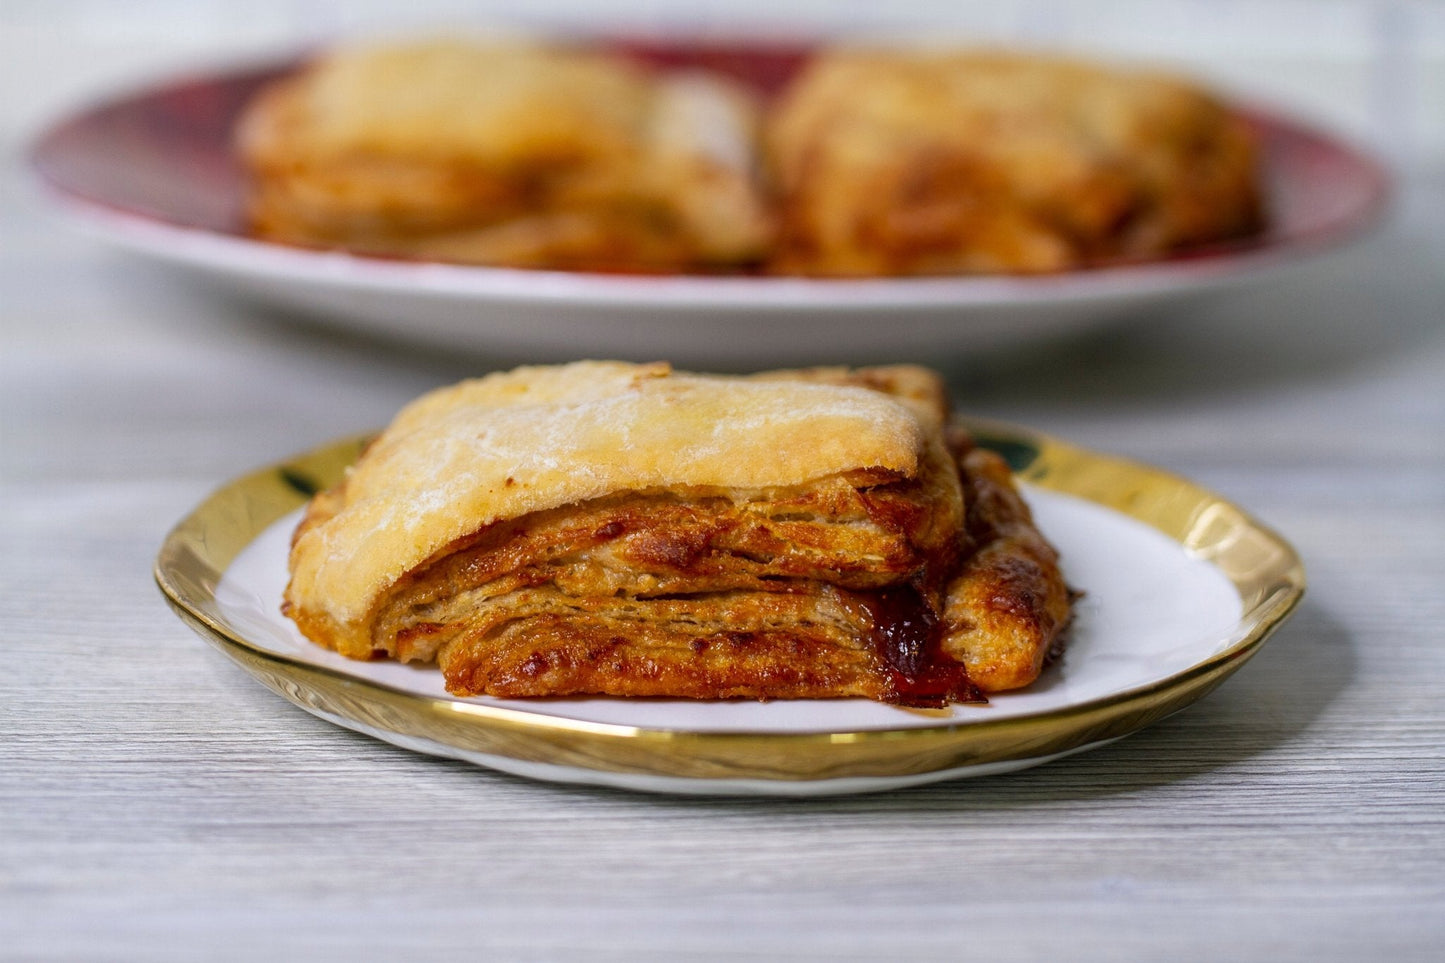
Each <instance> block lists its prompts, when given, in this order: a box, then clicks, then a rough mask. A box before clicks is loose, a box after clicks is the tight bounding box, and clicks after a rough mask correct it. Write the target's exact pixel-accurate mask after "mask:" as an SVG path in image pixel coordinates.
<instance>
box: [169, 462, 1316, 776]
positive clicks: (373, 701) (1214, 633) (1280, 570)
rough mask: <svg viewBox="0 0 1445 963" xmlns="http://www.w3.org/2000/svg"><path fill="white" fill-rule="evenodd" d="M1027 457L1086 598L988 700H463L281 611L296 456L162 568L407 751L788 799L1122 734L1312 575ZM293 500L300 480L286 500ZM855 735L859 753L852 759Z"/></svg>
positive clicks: (300, 683)
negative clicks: (1099, 496)
mask: <svg viewBox="0 0 1445 963" xmlns="http://www.w3.org/2000/svg"><path fill="white" fill-rule="evenodd" d="M998 437H1000V436H996V437H995V443H997V440H998ZM1036 441H1037V439H1032V440H1030V441H1029V442H1023V443H1020V442H1008V444H1012V445H1014V447H1013V448H1012V449H1011V451H1012V453H1013V454H1015V455H1017V453H1018V452H1019V451H1020V450H1025V451H1027V450H1032V451H1034V452H1038V451H1039V449H1038V448H1030V445H1032V444H1033V443H1034V442H1036ZM329 458H330V462H329V465H330V467H328V469H327V470H328V471H330V470H332V469H333V468H335V467H337V466H339V465H340V464H343V463H344V459H341V460H339V459H338V457H337V456H336V453H335V452H334V451H333V452H332V453H331V454H330V455H329ZM1029 472H1030V473H1032V474H1033V475H1034V476H1036V477H1037V478H1038V480H1039V481H1040V483H1041V484H1048V485H1053V486H1055V487H1054V489H1053V490H1051V489H1049V488H1044V487H1039V486H1037V485H1030V486H1028V487H1027V488H1026V492H1027V497H1028V499H1029V501H1030V503H1031V504H1032V505H1033V506H1034V509H1035V512H1036V515H1037V519H1038V522H1039V525H1040V527H1041V529H1042V530H1043V531H1044V532H1045V533H1047V534H1048V536H1049V537H1050V538H1051V539H1052V540H1053V541H1054V543H1055V544H1056V545H1057V546H1058V547H1059V549H1060V552H1061V554H1062V556H1063V559H1064V570H1065V574H1066V577H1067V578H1068V580H1069V583H1070V584H1071V585H1073V586H1074V587H1076V588H1078V589H1080V590H1082V591H1083V592H1084V593H1085V594H1084V597H1083V598H1082V600H1081V601H1080V602H1079V603H1078V606H1077V610H1076V611H1077V616H1076V620H1075V623H1074V625H1073V627H1072V629H1071V631H1070V637H1069V643H1068V647H1067V649H1066V652H1065V654H1064V656H1063V658H1062V659H1061V660H1060V661H1059V662H1058V663H1057V664H1056V665H1054V666H1052V667H1051V668H1049V669H1048V670H1047V671H1046V672H1045V674H1044V676H1043V677H1042V678H1041V679H1040V680H1039V681H1038V682H1037V683H1035V684H1034V685H1033V686H1030V687H1029V688H1027V689H1025V690H1022V691H1019V692H1015V693H1004V694H998V695H995V696H994V697H992V698H991V700H990V702H989V704H988V705H986V706H977V705H958V706H953V707H951V708H949V709H946V710H937V711H934V710H929V711H919V710H908V709H903V708H899V707H895V706H890V705H884V704H880V703H875V702H870V701H867V700H852V699H850V700H835V701H827V700H817V701H815V700H796V701H787V700H784V701H774V702H767V703H760V702H741V701H739V702H694V701H688V700H629V699H607V698H587V699H550V700H502V699H491V698H473V699H459V698H455V697H453V696H451V695H449V694H448V693H447V692H446V691H445V689H444V687H443V684H442V678H441V673H440V672H439V670H437V669H436V668H435V667H419V666H408V665H402V664H399V663H394V662H389V661H381V662H355V661H351V660H348V659H345V658H342V657H341V656H338V655H336V654H335V653H333V652H330V651H328V650H325V649H322V648H320V647H318V646H316V645H313V644H312V643H310V642H308V641H307V640H306V639H304V638H303V637H302V636H301V635H300V634H299V633H298V632H297V631H296V628H295V626H294V625H293V624H292V623H291V622H290V621H289V620H288V619H286V618H284V617H283V616H282V615H281V614H280V604H281V594H282V590H283V588H284V587H285V583H286V578H287V572H286V556H287V548H288V541H289V538H290V534H291V531H292V530H293V529H294V527H295V524H296V521H297V513H296V511H294V510H292V511H289V512H287V513H286V514H284V515H281V516H280V517H277V515H278V513H277V512H276V511H275V510H274V508H275V507H277V506H278V505H280V504H281V501H280V500H279V499H278V498H277V496H275V495H274V494H263V495H258V492H261V491H262V487H263V485H270V484H272V483H273V482H274V481H275V479H276V478H278V477H279V478H281V479H283V480H284V481H286V482H287V483H288V484H292V485H293V487H295V483H294V480H295V479H297V478H301V479H307V478H309V479H311V480H312V481H323V480H324V479H318V478H316V477H315V473H314V472H313V471H312V470H310V469H306V468H296V467H294V466H283V467H282V468H280V469H279V470H277V471H274V472H270V473H267V472H263V473H258V474H257V475H254V476H250V477H249V478H248V479H243V480H241V481H240V482H237V483H235V484H234V485H232V486H230V487H229V488H228V489H225V490H223V491H222V492H221V493H219V494H218V495H217V496H215V497H214V498H213V499H212V500H211V501H210V502H208V503H207V504H206V505H205V506H202V508H201V509H199V510H198V511H197V512H196V513H195V514H194V515H193V516H192V517H191V518H190V519H188V520H187V521H186V522H185V523H183V524H182V526H180V527H179V528H178V529H177V530H176V532H175V533H173V534H172V536H171V538H170V539H168V540H167V546H166V548H165V549H164V550H163V552H162V556H161V560H160V561H159V563H158V566H157V577H158V579H159V580H160V582H161V585H162V588H163V589H165V591H166V593H167V595H168V596H169V597H170V598H171V600H172V602H173V603H175V604H176V605H177V608H178V610H179V611H181V614H182V615H183V616H185V617H187V618H188V620H189V621H191V623H192V624H193V625H195V626H196V627H197V628H198V629H199V630H200V631H201V632H202V634H203V635H206V636H207V637H208V638H211V639H212V640H213V641H216V642H218V643H219V644H220V645H221V647H222V649H223V650H224V651H227V652H228V654H230V655H232V656H233V657H234V658H237V660H238V661H240V662H241V663H242V664H243V665H245V666H246V667H247V668H248V669H250V670H251V671H253V672H254V673H255V674H256V675H257V676H258V678H261V679H262V681H263V682H266V683H267V684H268V685H270V686H271V687H272V688H274V689H276V690H277V691H278V692H281V693H282V694H283V695H286V696H287V698H290V699H291V700H292V701H293V702H296V703H297V704H298V705H300V706H301V707H302V708H304V709H307V711H310V712H313V713H315V714H317V715H319V716H322V717H323V718H327V719H329V720H331V721H334V722H336V723H338V724H340V725H343V726H347V727H349V728H353V729H358V730H360V731H363V732H367V733H369V734H371V735H374V736H376V737H378V738H381V739H385V740H387V741H389V742H393V743H395V744H397V745H401V746H405V747H407V748H410V749H415V750H419V751H422V752H428V753H433V754H437V755H444V756H452V757H456V758H460V759H466V760H469V761H472V762H475V763H478V764H481V765H485V766H489V767H492V768H496V769H501V770H504V771H508V772H513V773H517V774H521V775H526V776H532V777H537V778H544V779H550V780H558V781H565V782H579V783H595V784H602V785H610V786H617V787H623V788H630V789H642V790H653V791H669V792H694V793H698V792H700V793H770V794H782V795H811V794H822V793H837V792H857V791H870V790H879V789H887V788H894V787H898V786H904V785H912V784H916V783H920V782H929V781H935V780H940V779H948V778H954V777H958V776H967V775H982V774H988V773H995V772H1002V771H1007V770H1011V769H1019V768H1023V767H1025V766H1031V765H1036V764H1038V763H1041V762H1046V761H1048V760H1050V759H1053V758H1056V757H1058V756H1059V755H1063V754H1066V753H1068V752H1075V751H1079V750H1080V749H1087V748H1090V747H1092V746H1094V745H1098V744H1101V743H1103V742H1106V741H1110V740H1112V739H1114V738H1117V737H1118V736H1120V735H1124V734H1127V733H1128V732H1131V731H1134V730H1135V729H1137V728H1139V727H1141V726H1143V725H1147V724H1149V723H1150V722H1152V721H1154V720H1155V719H1157V718H1162V716H1163V715H1165V714H1167V713H1168V712H1172V711H1174V710H1176V709H1177V708H1180V707H1182V706H1183V705H1186V704H1188V703H1189V702H1192V701H1193V700H1194V699H1196V698H1198V697H1199V696H1201V695H1203V694H1204V692H1207V691H1208V690H1209V689H1210V688H1212V686H1213V685H1214V684H1217V682H1218V681H1220V680H1222V679H1223V678H1224V677H1225V676H1226V675H1228V674H1229V673H1230V672H1232V671H1234V670H1235V669H1237V668H1238V666H1239V665H1240V664H1242V663H1243V661H1244V660H1245V659H1246V658H1247V657H1248V655H1249V654H1251V653H1252V652H1253V651H1254V650H1255V648H1256V647H1257V646H1258V644H1260V642H1262V640H1263V638H1264V636H1265V635H1267V634H1268V632H1269V631H1270V630H1271V629H1272V628H1273V627H1274V626H1275V625H1276V624H1278V622H1279V620H1281V619H1282V618H1283V617H1284V616H1285V615H1286V614H1287V613H1288V611H1289V610H1290V609H1291V608H1292V607H1293V605H1294V603H1295V602H1296V601H1297V600H1298V598H1299V594H1300V592H1301V591H1302V588H1303V574H1302V572H1301V571H1300V569H1299V565H1298V559H1297V558H1296V557H1295V556H1294V553H1293V551H1292V550H1291V549H1290V548H1289V547H1288V545H1286V544H1285V543H1283V542H1281V541H1279V540H1278V538H1277V536H1273V535H1272V534H1271V533H1268V532H1267V531H1265V530H1263V529H1261V528H1259V527H1258V526H1257V525H1256V524H1255V523H1253V522H1252V521H1250V520H1249V519H1248V518H1247V516H1244V515H1242V513H1240V512H1239V511H1238V510H1237V509H1235V508H1233V506H1229V505H1228V503H1225V502H1222V501H1221V500H1218V499H1217V498H1216V497H1214V496H1210V495H1208V494H1207V493H1203V492H1202V491H1201V490H1199V489H1196V488H1194V487H1193V486H1190V485H1188V483H1186V482H1183V481H1182V480H1179V479H1175V478H1173V477H1172V476H1168V475H1165V474H1163V473H1159V472H1155V471H1153V470H1150V469H1145V468H1143V467H1142V466H1134V465H1131V464H1130V463H1126V462H1118V461H1116V460H1112V459H1104V458H1103V457H1102V456H1092V455H1088V454H1087V453H1078V451H1077V450H1076V449H1068V448H1067V447H1066V446H1061V445H1058V444H1057V443H1051V442H1050V443H1046V444H1045V447H1044V448H1043V453H1042V454H1038V455H1035V456H1034V457H1033V459H1032V463H1031V467H1030V469H1029ZM1104 479H1116V481H1113V482H1110V484H1112V485H1114V486H1115V487H1116V488H1117V490H1118V492H1119V494H1120V497H1123V498H1125V499H1126V500H1128V502H1129V503H1130V504H1131V505H1133V506H1136V509H1137V511H1138V512H1139V513H1140V514H1143V515H1145V516H1154V517H1155V518H1156V519H1157V520H1164V519H1168V518H1176V517H1177V518H1179V519H1182V520H1183V524H1184V525H1185V528H1184V530H1183V537H1182V538H1180V537H1177V536H1176V535H1174V534H1173V533H1171V534H1165V532H1164V531H1161V530H1160V528H1158V527H1154V525H1151V524H1145V522H1143V521H1141V520H1139V519H1138V518H1134V517H1130V516H1129V514H1126V513H1124V512H1122V511H1120V510H1117V509H1116V508H1112V507H1106V506H1105V505H1104V504H1100V503H1098V501H1097V500H1090V499H1088V498H1086V497H1081V495H1082V494H1088V493H1089V492H1090V489H1091V487H1092V486H1095V485H1098V484H1100V483H1101V482H1102V480H1104ZM1060 485H1062V487H1063V488H1065V489H1068V488H1074V489H1077V490H1078V492H1079V494H1070V493H1068V492H1067V491H1064V490H1058V486H1060ZM299 487H300V488H302V489H307V488H309V487H310V483H309V482H304V483H302V484H301V485H300V486H299ZM300 497H301V496H300V495H299V494H297V493H296V492H294V491H293V492H292V493H291V502H292V503H293V504H294V502H295V501H296V500H298V499H299V498H300ZM1181 513H1182V514H1181ZM268 514H269V515H270V516H271V518H269V519H268V518H267V517H266V516H267V515H268ZM228 544H231V545H234V547H235V549H236V551H235V554H234V555H233V556H232V557H231V558H230V559H229V561H228V562H227V563H226V564H225V565H224V569H223V571H224V574H221V575H219V577H217V572H216V571H215V570H214V569H212V568H209V567H207V566H209V565H210V564H211V563H209V562H207V563H204V564H202V562H201V561H200V560H199V559H198V556H199V555H201V554H203V553H205V552H207V551H221V552H224V553H226V554H229V550H227V549H225V548H223V546H225V545H228ZM409 715H410V716H412V717H413V718H408V716H409ZM423 717H425V718H423ZM439 717H440V718H442V719H443V722H440V723H439V722H438V718H439ZM538 740H540V742H538ZM850 741H852V742H854V743H858V744H860V745H862V746H863V748H864V749H865V750H866V751H867V753H869V754H870V755H869V757H868V758H866V759H862V758H854V757H851V756H849V757H846V758H844V756H846V751H847V748H848V746H847V743H848V742H850ZM740 747H741V748H740ZM700 760H706V764H702V763H700Z"/></svg>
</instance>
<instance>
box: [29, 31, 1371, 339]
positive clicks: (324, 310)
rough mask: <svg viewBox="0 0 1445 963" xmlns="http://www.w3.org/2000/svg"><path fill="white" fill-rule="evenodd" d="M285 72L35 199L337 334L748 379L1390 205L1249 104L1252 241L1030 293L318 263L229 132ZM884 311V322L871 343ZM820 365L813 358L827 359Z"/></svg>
mask: <svg viewBox="0 0 1445 963" xmlns="http://www.w3.org/2000/svg"><path fill="white" fill-rule="evenodd" d="M624 46H626V47H630V48H634V49H631V51H630V52H632V53H634V54H635V55H637V56H642V57H644V58H646V59H652V60H658V61H660V62H663V63H667V64H669V65H672V66H704V67H708V68H710V69H714V70H720V71H722V72H724V73H728V74H730V75H732V76H734V77H736V78H737V79H739V80H742V81H744V82H746V83H750V84H753V85H755V86H758V87H759V88H760V89H764V90H768V89H775V88H776V87H777V86H778V85H780V84H781V83H783V82H784V81H785V79H786V78H787V77H788V76H789V75H790V73H791V72H792V71H794V70H796V69H797V67H798V65H799V64H801V63H802V62H803V61H804V59H805V57H806V48H792V47H786V46H784V47H777V46H775V45H772V44H767V43H747V42H742V43H739V44H736V45H722V46H717V45H714V44H710V43H707V42H700V41H689V40H686V39H678V40H674V41H666V42H660V43H652V44H643V45H641V46H639V45H637V44H627V45H624ZM296 64H297V62H296V61H295V60H286V61H283V62H279V63H275V64H267V65H260V66H255V67H251V68H230V69H225V68H217V69H214V70H209V71H204V72H200V73H198V74H196V75H193V76H189V77H183V78H176V79H173V80H171V81H168V82H163V83H159V84H157V85H155V86H153V87H150V88H148V89H144V90H138V91H132V92H128V93H121V94H119V95H117V96H116V97H114V98H112V99H110V100H108V101H106V102H104V103H98V104H96V105H94V106H93V107H90V108H89V109H85V110H81V111H78V112H77V113H75V114H73V115H71V116H69V117H66V118H63V119H61V120H60V121H58V122H57V123H56V124H55V125H54V126H53V127H51V128H50V129H49V130H47V131H46V132H45V133H43V134H42V135H41V136H40V138H39V139H38V140H37V141H36V142H35V144H34V145H33V147H32V149H31V151H30V155H29V160H30V165H31V168H32V169H33V171H34V172H35V174H36V175H37V178H38V181H39V183H40V185H41V187H42V188H43V190H44V192H45V194H46V195H48V196H49V197H50V198H51V199H52V200H53V201H54V202H55V204H56V205H57V206H58V208H59V209H60V210H62V211H63V212H65V213H66V214H68V215H69V216H70V219H71V220H72V221H73V222H74V223H75V224H77V225H78V226H80V227H82V228H83V229H85V230H86V231H88V232H90V233H92V234H93V235H95V236H97V237H98V238H100V239H102V240H104V241H107V242H110V243H112V244H115V245H117V246H119V247H121V248H123V249H126V250H129V251H133V252H135V253H138V254H141V255H144V256H147V257H150V258H154V259H157V260H159V261H161V262H165V263H168V264H171V265H174V266H176V267H179V268H181V269H183V270H185V271H187V272H190V273H193V274H196V275H198V276H200V277H204V278H209V279H211V280H212V281H214V282H216V283H218V284H220V285H221V286H223V287H226V288H229V289H232V290H234V291H238V292H241V293H242V294H245V295H248V296H250V297H252V298H254V299H256V300H258V301H261V302H265V303H269V304H272V305H276V306H279V307H282V308H284V309H287V311H288V312H298V313H299V314H300V315H305V316H309V317H312V318H315V319H318V320H322V321H325V322H328V323H330V324H332V325H335V326H339V327H341V328H343V329H345V330H348V331H354V332H360V333H365V334H370V335H379V336H382V337H386V338H391V339H393V340H400V341H406V342H413V343H418V344H427V345H432V346H442V347H444V348H446V350H448V351H457V350H468V351H477V352H483V353H492V352H499V351H500V352H504V353H514V354H519V355H521V356H524V357H526V358H528V359H529V360H540V359H542V358H572V357H578V356H588V355H592V356H600V357H622V356H633V357H638V358H642V359H644V360H651V359H652V358H655V357H669V358H672V359H674V360H682V359H693V360H694V361H697V362H700V361H702V360H704V359H706V360H707V361H708V362H711V363H729V364H744V365H755V364H757V363H758V361H759V359H760V358H766V359H767V360H768V362H769V363H773V364H776V363H779V362H781V361H782V360H784V359H793V360H797V361H799V362H802V361H807V362H808V363H819V362H821V361H823V360H845V359H848V358H855V359H856V358H860V357H870V356H873V355H876V354H877V353H879V352H883V353H886V354H888V355H890V356H896V355H898V354H899V352H904V353H906V354H907V355H909V356H910V357H916V358H923V357H932V356H934V355H935V354H936V353H937V352H938V350H939V349H940V348H944V349H946V350H949V351H952V352H954V353H957V354H969V353H974V352H985V351H990V350H994V349H996V348H998V347H1000V346H1002V345H1009V344H1018V343H1032V342H1034V341H1036V340H1039V339H1048V338H1051V337H1054V336H1057V335H1060V334H1064V333H1070V332H1075V331H1080V330H1086V329H1088V328H1090V327H1093V326H1096V325H1101V324H1104V323H1108V322H1111V321H1114V320H1119V319H1122V318H1128V317H1135V318H1143V317H1147V316H1148V311H1149V310H1150V309H1154V308H1158V307H1160V306H1164V305H1168V304H1173V303H1177V302H1179V301H1181V300H1182V299H1186V298H1192V297H1195V296H1197V295H1201V294H1207V293H1210V292H1214V291H1220V290H1226V289H1229V288H1231V287H1235V286H1238V285H1240V284H1244V283H1248V282H1252V281H1255V280H1258V279H1261V278H1265V277H1270V276H1273V275H1274V274H1275V273H1277V272H1278V271H1279V270H1281V269H1283V268H1286V267H1288V266H1290V265H1293V264H1296V263H1301V262H1304V261H1307V260H1308V259H1310V258H1312V257H1313V256H1315V255H1317V254H1320V253H1322V252H1324V251H1328V250H1331V249H1334V248H1337V247H1339V246H1341V245H1343V244H1345V243H1347V242H1349V241H1352V240H1354V239H1356V238H1358V237H1361V236H1363V235H1364V234H1365V233H1366V232H1367V231H1368V230H1369V229H1370V228H1372V227H1373V226H1374V225H1375V224H1376V223H1378V222H1379V220H1380V218H1381V215H1382V213H1383V211H1384V210H1385V207H1386V203H1387V199H1388V197H1389V194H1390V179H1389V176H1388V175H1387V173H1386V171H1385V169H1384V168H1383V167H1381V166H1380V165H1379V164H1378V163H1377V162H1375V161H1374V160H1373V159H1372V158H1371V157H1369V156H1368V155H1367V154H1365V153H1364V152H1362V151H1360V150H1358V149H1356V148H1355V147H1353V146H1351V145H1349V144H1346V143H1344V142H1343V141H1341V140H1339V139H1337V138H1335V137H1333V136H1331V135H1329V134H1326V133H1322V132H1319V131H1316V130H1313V129H1312V128H1310V127H1309V126H1308V125H1306V124H1302V123H1300V122H1298V121H1297V120H1295V119H1293V118H1291V117H1289V116H1286V115H1284V114H1281V113H1279V112H1276V111H1272V110H1269V109H1266V108H1262V107H1257V106H1252V105H1247V104H1241V105H1239V110H1240V111H1241V112H1242V113H1243V114H1244V115H1245V116H1246V117H1247V118H1248V119H1249V121H1250V123H1251V124H1252V126H1253V127H1254V128H1255V130H1256V132H1257V134H1258V137H1259V141H1260V148H1261V152H1262V155H1263V165H1262V166H1263V174H1264V180H1265V190H1266V194H1267V197H1268V205H1269V208H1270V224H1269V226H1268V228H1267V229H1266V230H1265V232H1264V233H1262V234H1261V235H1260V236H1258V237H1256V238H1251V239H1248V240H1243V241H1239V242H1234V243H1228V244H1220V245H1210V246H1207V247H1203V248H1199V249H1195V250H1190V251H1185V252H1180V253H1178V254H1176V255H1171V256H1168V257H1164V258H1159V259H1152V260H1146V261H1140V262H1131V263H1120V264H1114V265H1105V266H1100V267H1097V268H1090V269H1086V270H1078V271H1066V272H1062V273H1059V274H1044V275H1016V276H1011V275H975V276H959V277H917V278H834V279H827V278H800V277H766V276H733V277H729V276H702V275H673V276H650V275H628V274H596V273H587V272H566V271H543V270H522V269H514V268H505V267H489V266H480V265H467V264H452V263H443V262H436V261H411V260H405V259H397V258H384V257H369V256H365V255H360V254H351V253H343V252H339V251H326V250H315V249H309V248H302V247H294V246H290V245H285V244H279V243H275V242H271V241H263V240H258V239H256V238H253V237H251V236H249V235H248V232H247V231H246V226H245V217H244V215H243V210H244V207H245V198H246V191H247V182H246V176H245V173H244V171H243V170H242V169H241V166H240V164H239V162H238V161H237V159H236V157H235V154H234V151H233V149H232V145H231V140H232V129H233V127H234V124H235V121H236V118H237V117H238V115H239V114H240V112H241V110H242V109H243V108H244V105H245V104H246V103H247V102H248V101H249V100H250V99H251V98H252V97H253V96H254V95H255V94H256V93H257V91H259V90H260V89H261V88H263V87H264V86H265V85H266V84H268V83H270V82H272V81H274V80H276V79H278V78H280V77H283V76H285V75H286V74H287V72H288V71H291V70H294V69H295V67H296ZM880 313H886V314H887V315H888V316H889V318H890V319H891V323H890V324H887V325H879V324H877V323H876V319H877V317H878V316H879V314H880ZM820 352H821V354H820Z"/></svg>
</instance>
